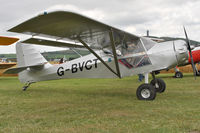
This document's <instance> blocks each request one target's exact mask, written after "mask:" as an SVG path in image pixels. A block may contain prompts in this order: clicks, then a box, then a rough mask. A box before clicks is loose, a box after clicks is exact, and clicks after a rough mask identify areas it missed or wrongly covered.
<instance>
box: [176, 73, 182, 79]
mask: <svg viewBox="0 0 200 133" xmlns="http://www.w3.org/2000/svg"><path fill="white" fill-rule="evenodd" d="M175 78H183V73H182V72H176V73H175Z"/></svg>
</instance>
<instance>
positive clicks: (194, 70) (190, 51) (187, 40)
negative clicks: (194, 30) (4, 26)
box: [183, 27, 196, 79]
mask: <svg viewBox="0 0 200 133" xmlns="http://www.w3.org/2000/svg"><path fill="white" fill-rule="evenodd" d="M183 28H184V32H185V38H186V42H187V48H188V51H189V54H190V58H191V64H192V69H193V73H194V78H195V79H196V69H195V65H194V60H193V57H192V50H191V47H190V46H191V44H190V40H189V38H188V35H187V32H186V30H185V27H183Z"/></svg>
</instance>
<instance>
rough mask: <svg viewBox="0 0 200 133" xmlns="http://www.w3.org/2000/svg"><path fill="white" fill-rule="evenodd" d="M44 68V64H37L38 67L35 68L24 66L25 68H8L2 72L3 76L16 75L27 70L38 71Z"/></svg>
mask: <svg viewBox="0 0 200 133" xmlns="http://www.w3.org/2000/svg"><path fill="white" fill-rule="evenodd" d="M43 66H44V64H39V65H35V66H26V67H17V68H10V69H8V70H6V71H5V72H4V74H17V73H20V72H22V71H24V70H26V69H27V68H32V69H40V68H42V67H43Z"/></svg>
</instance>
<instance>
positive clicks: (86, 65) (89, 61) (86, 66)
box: [85, 60, 92, 70]
mask: <svg viewBox="0 0 200 133" xmlns="http://www.w3.org/2000/svg"><path fill="white" fill-rule="evenodd" d="M88 63H92V61H91V60H88V61H86V63H85V68H86V69H87V70H90V69H92V65H91V66H89V67H88Z"/></svg>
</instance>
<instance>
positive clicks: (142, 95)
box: [136, 84, 156, 100]
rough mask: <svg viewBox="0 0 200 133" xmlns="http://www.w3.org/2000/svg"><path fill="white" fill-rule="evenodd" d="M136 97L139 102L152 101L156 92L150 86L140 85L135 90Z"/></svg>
mask: <svg viewBox="0 0 200 133" xmlns="http://www.w3.org/2000/svg"><path fill="white" fill-rule="evenodd" d="M136 95H137V98H138V99H139V100H154V99H155V97H156V90H155V88H154V86H152V85H151V84H142V85H140V86H139V87H138V88H137V91H136Z"/></svg>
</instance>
